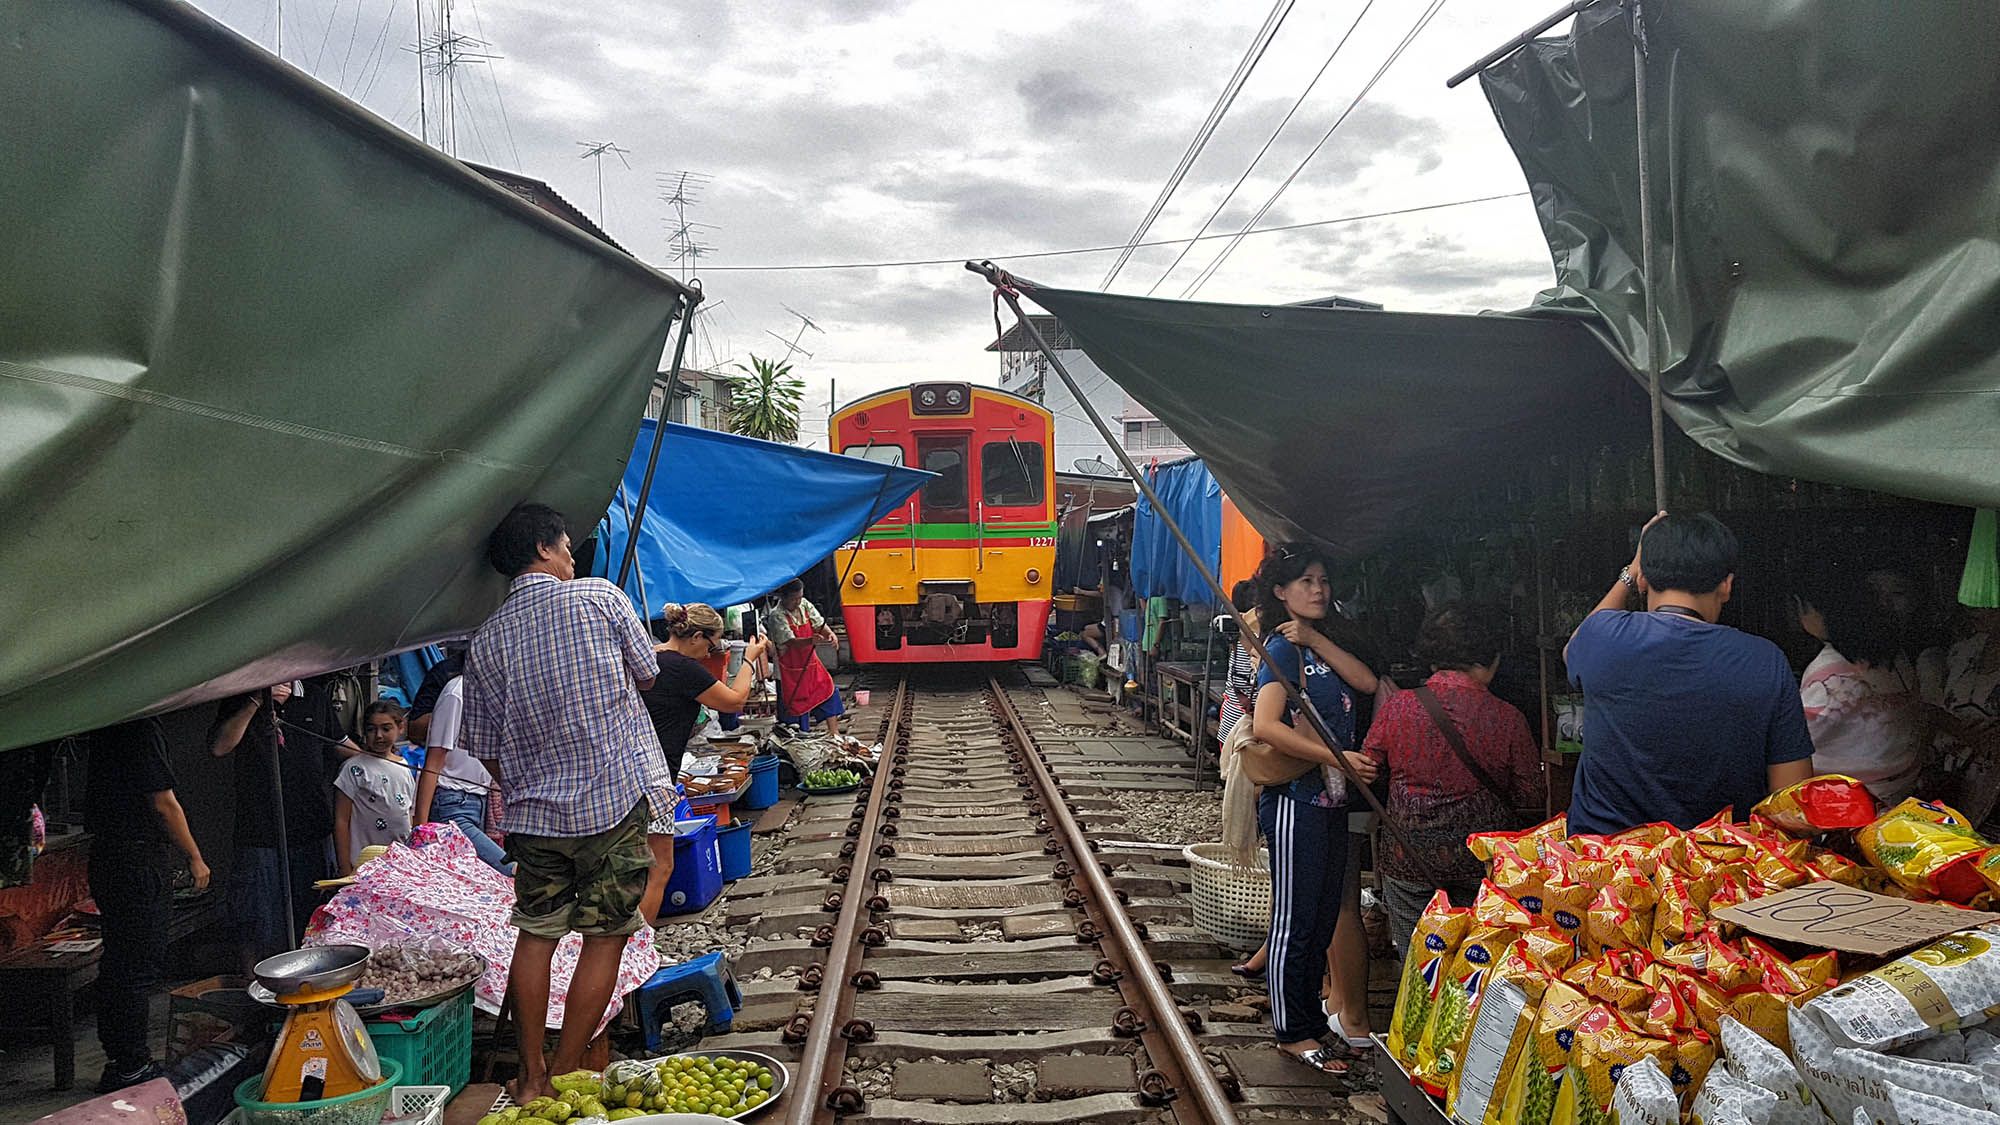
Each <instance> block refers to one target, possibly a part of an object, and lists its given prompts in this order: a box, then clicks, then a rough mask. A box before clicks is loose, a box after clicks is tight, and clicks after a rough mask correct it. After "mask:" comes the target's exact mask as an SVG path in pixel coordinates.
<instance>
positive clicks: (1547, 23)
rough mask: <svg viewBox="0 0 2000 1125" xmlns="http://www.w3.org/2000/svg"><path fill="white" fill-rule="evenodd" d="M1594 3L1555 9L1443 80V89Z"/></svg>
mask: <svg viewBox="0 0 2000 1125" xmlns="http://www.w3.org/2000/svg"><path fill="white" fill-rule="evenodd" d="M1596 3H1598V0H1573V2H1572V3H1568V4H1564V5H1563V6H1562V7H1560V8H1558V9H1556V10H1555V11H1554V12H1551V13H1550V14H1549V15H1548V16H1547V17H1546V18H1544V19H1543V20H1542V21H1541V22H1540V23H1538V24H1536V25H1535V26H1533V27H1531V28H1529V29H1528V30H1526V31H1524V32H1522V33H1521V34H1519V35H1516V36H1515V37H1514V38H1512V39H1509V40H1507V42H1505V43H1503V44H1501V45H1500V46H1498V47H1496V48H1494V49H1493V50H1491V51H1488V52H1486V54H1484V55H1483V56H1481V57H1480V59H1479V61H1478V62H1476V63H1473V64H1472V65H1471V66H1468V67H1466V68H1465V69H1464V70H1461V71H1459V72H1458V73H1457V74H1454V75H1452V76H1451V77H1450V78H1447V79H1445V82H1444V85H1445V89H1447V90H1451V89H1456V88H1457V87H1458V85H1459V83H1461V82H1464V81H1465V80H1466V79H1468V78H1470V77H1472V76H1473V75H1475V74H1478V73H1479V72H1480V71H1482V70H1485V69H1486V68H1487V67H1489V66H1492V65H1493V64H1494V63H1497V62H1499V61H1500V60H1501V59H1504V58H1506V57H1507V56H1508V55H1511V54H1513V53H1514V52H1515V51H1518V50H1520V49H1521V48H1523V47H1525V46H1527V45H1528V44H1530V43H1532V42H1534V41H1535V38H1536V37H1537V36H1539V35H1541V33H1542V32H1544V31H1547V30H1548V29H1549V28H1552V27H1554V26H1555V25H1557V24H1559V23H1561V22H1562V21H1564V20H1566V19H1568V18H1570V17H1571V16H1573V15H1575V14H1577V13H1578V12H1581V11H1583V10H1584V9H1585V8H1588V7H1590V6H1591V5H1593V4H1596Z"/></svg>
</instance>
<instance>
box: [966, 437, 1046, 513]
mask: <svg viewBox="0 0 2000 1125" xmlns="http://www.w3.org/2000/svg"><path fill="white" fill-rule="evenodd" d="M979 478H980V494H981V495H982V496H984V497H985V498H986V502H987V503H988V504H1001V505H1009V506H1015V507H1018V506H1021V505H1026V504H1039V503H1041V502H1042V443H1041V442H1038V441H990V442H987V443H986V444H985V445H983V446H981V447H980V450H979Z"/></svg>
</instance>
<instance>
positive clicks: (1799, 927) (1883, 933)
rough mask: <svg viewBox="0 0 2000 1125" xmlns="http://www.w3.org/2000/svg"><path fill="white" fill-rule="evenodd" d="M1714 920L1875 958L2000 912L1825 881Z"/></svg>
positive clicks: (1728, 910) (1758, 901)
mask: <svg viewBox="0 0 2000 1125" xmlns="http://www.w3.org/2000/svg"><path fill="white" fill-rule="evenodd" d="M1715 917H1717V918H1719V919H1721V920H1722V921H1725V922H1731V923H1734V924H1736V925H1738V926H1741V927H1743V928H1744V929H1746V930H1749V931H1750V932H1751V933H1753V934H1757V935H1758V936H1760V937H1769V938H1778V939H1780V940H1783V941H1794V942H1798V943H1799V944H1801V945H1810V946H1813V947H1815V948H1818V949H1837V950H1839V951H1841V952H1843V953H1866V954H1869V955H1871V956H1877V957H1886V956H1888V955H1890V954H1892V953H1901V952H1902V951H1904V950H1906V949H1914V948H1916V947H1917V946H1920V945H1923V944H1926V943H1927V942H1931V941H1934V940H1936V939H1937V938H1941V937H1943V936H1944V935H1946V934H1949V933H1953V932H1956V931H1958V930H1969V929H1971V928H1972V927H1974V926H1980V925H1984V924H1985V923H1988V922H1996V921H2000V914H1987V913H1983V912H1981V911H1977V910H1961V909H1959V908H1958V907H1956V906H1947V905H1944V904H1942V903H1933V902H1910V901H1909V900H1907V899H1900V898H1891V897H1890V896H1888V895H1878V894H1876V893H1875V892H1873V891H1864V890H1862V889H1860V888H1859V887H1849V886H1844V885H1842V884H1840V883H1832V882H1825V881H1822V882H1818V883H1807V884H1806V885H1805V886H1803V887H1793V888H1792V889H1791V890H1789V891H1780V892H1778V893H1777V894H1774V895H1766V896H1765V897H1763V898H1760V899H1755V900H1753V901H1750V902H1746V903H1743V904H1742V905H1740V906H1728V907H1724V908H1723V909H1721V910H1718V911H1716V912H1715Z"/></svg>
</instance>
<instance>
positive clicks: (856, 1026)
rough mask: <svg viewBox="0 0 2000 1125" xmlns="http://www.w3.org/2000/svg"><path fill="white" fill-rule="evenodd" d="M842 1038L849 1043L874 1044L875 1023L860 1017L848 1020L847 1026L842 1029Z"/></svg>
mask: <svg viewBox="0 0 2000 1125" xmlns="http://www.w3.org/2000/svg"><path fill="white" fill-rule="evenodd" d="M840 1037H841V1038H842V1039H845V1040H847V1041H848V1042H849V1043H873V1042H875V1021H873V1020H864V1019H860V1018H858V1017H857V1018H855V1019H851V1020H848V1021H847V1026H845V1027H843V1028H841V1029H840Z"/></svg>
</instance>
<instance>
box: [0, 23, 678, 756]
mask: <svg viewBox="0 0 2000 1125" xmlns="http://www.w3.org/2000/svg"><path fill="white" fill-rule="evenodd" d="M0 102H4V104H6V106H7V107H8V108H7V112H6V113H5V114H0V198H4V199H7V200H9V201H10V203H11V205H10V206H8V207H6V208H0V309H5V310H6V312H5V315H4V317H0V526H5V527H6V528H7V534H6V535H5V536H0V574H4V575H5V576H6V577H5V580H4V581H0V621H5V622H6V628H5V629H4V630H0V749H5V748H9V747H14V746H19V745H22V744H25V743H32V742H35V741H37V740H40V739H45V738H51V737H55V736H59V735H62V734H66V733H69V732H73V731H77V730H80V729H87V728H90V727H94V726H98V725H101V724H104V723H107V722H112V721H115V720H119V719H122V718H125V717H128V716H131V715H134V714H137V713H141V712H146V711H156V710H162V709H166V708H170V707H174V706H179V705H184V704H190V703H195V702H199V701H201V700H205V699H211V698H215V697H218V696H222V695H225V694H228V693H231V692H236V691H241V690H245V689H250V688H255V687H259V686H262V685H265V684H269V683H272V682H275V681H279V680H284V679H289V678H291V677H294V676H298V675H303V674H309V673H315V672H320V671H324V670H327V669H331V668H337V667H343V666H347V665H351V664H354V663H357V662H360V661H364V660H368V659H372V658H374V657H377V656H380V655H383V654H385V653H390V652H394V651H398V650H402V649H408V648H412V647H415V646H417V645H420V644H423V643H426V642H429V641H433V640H436V639H439V638H441V637H445V636H449V635H452V634H457V633H462V632H465V631H467V630H469V629H471V628H472V627H474V626H476V625H477V624H478V623H479V622H480V621H481V620H482V619H483V618H484V617H485V616H486V614H487V613H488V612H489V611H490V610H491V609H492V608H493V607H494V606H495V605H496V604H498V602H499V600H500V598H501V596H502V595H503V593H504V591H505V582H504V581H503V580H502V579H501V578H500V577H499V576H498V575H496V574H494V573H493V572H492V570H491V568H489V567H488V566H487V565H486V562H485V560H484V558H483V555H482V547H483V543H484V540H485V537H486V535H487V532H488V531H489V530H490V529H491V528H492V527H493V525H494V524H495V523H496V522H497V521H498V520H499V518H500V516H501V515H502V514H504V513H505V512H506V511H507V509H508V508H509V507H510V506H512V505H513V504H514V503H516V502H518V501H521V500H526V499H534V500H539V501H542V502H545V503H548V504H551V505H553V506H554V507H556V508H558V509H559V510H561V511H562V512H564V513H565V514H566V515H567V516H568V517H569V518H570V520H571V521H572V524H573V525H574V526H576V527H577V528H578V529H579V531H578V536H579V538H580V537H581V535H582V534H583V533H584V532H586V531H587V530H588V528H589V527H590V526H591V524H593V523H594V522H595V521H596V520H597V518H598V515H599V514H600V513H601V512H603V511H604V508H605V505H606V503H607V502H608V500H609V498H610V495H611V492H612V489H613V487H614V486H615V485H616V483H617V481H618V478H619V474H620V472H621V471H622V470H623V468H624V463H625V460H626V458H627V457H628V456H629V455H630V453H631V449H632V432H633V429H634V427H635V425H636V424H637V419H638V418H639V417H640V415H641V414H642V413H643V410H644V406H645V402H646V396H647V393H648V390H649V388H650V386H651V384H652V381H653V378H654V373H655V370H656V367H657V364H658V361H659V359H660V356H661V353H662V350H663V344H664V341H665V339H666V337H667V335H668V332H669V329H670V327H671V324H672V320H673V317H674V316H675V312H676V309H677V308H678V307H680V306H681V305H682V304H683V302H685V301H686V300H687V299H688V298H689V296H690V294H688V292H687V291H686V290H684V289H683V288H682V287H681V286H679V285H677V284H675V283H674V282H673V281H672V280H671V279H668V278H666V277H663V276H661V275H660V274H658V273H656V272H654V271H652V270H650V269H648V268H647V267H645V266H644V265H642V264H640V263H639V262H637V261H635V260H633V259H631V258H630V257H628V256H626V255H624V254H622V253H620V252H618V251H616V250H614V249H612V248H610V247H608V246H606V245H604V244H603V243H601V242H599V241H597V240H596V239H594V238H592V237H590V236H589V235H587V234H585V233H583V232H581V231H578V230H576V229H574V228H572V227H569V226H567V225H565V224H563V223H561V222H560V221H559V220H557V219H556V218H554V217H552V216H550V215H547V214H545V213H543V212H541V211H538V210H536V209H535V208H534V207H532V206H530V205H529V204H528V203H526V202H524V201H522V200H520V199H518V198H516V197H515V196H513V195H511V194H510V193H508V192H507V191H505V190H503V189H501V188H499V187H497V186H495V185H493V184H491V183H488V182H486V181H485V180H483V179H481V178H480V177H479V176H477V175H475V174H473V173H472V172H470V171H468V170H466V169H465V168H464V167H463V166H462V165H460V164H458V163H457V162H456V161H453V160H451V159H449V158H448V157H445V156H443V155H441V154H439V153H437V152H434V151H432V150H430V149H427V148H425V147H424V146H422V145H421V144H419V143H418V142H417V141H416V140H414V139H412V138H411V137H409V136H408V135H406V134H404V133H402V132H400V131H398V130H397V129H395V128H394V127H392V126H391V125H389V124H388V123H387V122H384V121H382V120H380V119H378V118H376V117H374V116H372V115H370V114H369V113H367V112H366V111H365V110H363V109H361V108H360V107H358V106H356V105H354V104H353V103H351V102H347V101H345V100H343V99H341V98H339V97H338V96H337V95H335V94H333V93H332V92H331V91H329V90H327V89H326V88H325V87H323V86H320V85H319V84H317V83H315V82H313V81H312V80H311V79H309V78H307V77H306V76H305V75H303V74H301V73H300V72H298V71H296V70H294V69H292V68H291V67H289V66H286V65H285V64H283V63H281V62H279V61H277V60H276V59H274V58H272V57H271V56H269V55H267V54H265V53H264V52H262V51H261V50H259V49H258V48H256V47H255V46H253V45H252V44H250V43H248V42H246V41H245V40H243V39H241V38H239V37H237V36H236V35H235V34H233V33H231V32H230V31H228V30H227V29H225V28H223V27H222V26H221V25H219V24H217V23H214V22H213V21H211V20H209V19H207V18H206V17H204V16H202V15H201V14H200V13H198V12H196V11H195V10H194V9H193V8H192V7H190V6H188V5H185V4H179V3H169V2H167V0H21V2H17V3H10V4H6V5H0Z"/></svg>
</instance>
